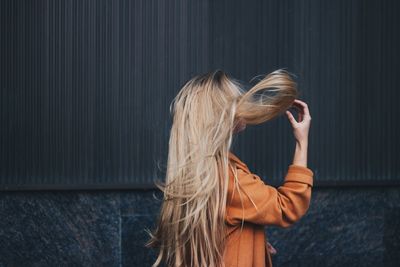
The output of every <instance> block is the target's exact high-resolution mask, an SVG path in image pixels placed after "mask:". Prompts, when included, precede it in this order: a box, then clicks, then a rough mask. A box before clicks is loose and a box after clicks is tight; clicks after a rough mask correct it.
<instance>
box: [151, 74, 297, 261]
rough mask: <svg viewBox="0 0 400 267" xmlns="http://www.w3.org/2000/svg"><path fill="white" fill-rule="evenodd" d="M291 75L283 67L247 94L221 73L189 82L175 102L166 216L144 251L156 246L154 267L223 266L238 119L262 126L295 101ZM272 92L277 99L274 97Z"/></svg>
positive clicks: (163, 188) (164, 205) (165, 185)
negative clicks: (226, 213)
mask: <svg viewBox="0 0 400 267" xmlns="http://www.w3.org/2000/svg"><path fill="white" fill-rule="evenodd" d="M289 74H290V73H289V72H287V71H286V70H284V69H278V70H276V71H274V72H272V73H270V74H268V75H266V76H265V77H264V78H262V79H261V80H260V81H258V82H257V84H255V85H254V86H253V87H252V88H251V89H249V90H248V91H246V90H244V89H243V86H242V84H240V82H238V81H237V80H235V79H233V78H231V77H230V76H229V75H228V74H226V73H225V72H223V71H221V70H219V69H218V70H215V71H212V72H208V73H205V74H202V75H197V76H195V77H193V78H192V79H190V80H189V81H187V82H186V83H185V84H184V86H183V87H182V89H181V90H180V91H179V93H178V94H177V95H176V97H175V98H174V99H173V101H172V103H171V106H170V111H171V112H172V116H173V123H172V128H171V133H170V139H169V150H168V161H167V170H166V181H165V183H162V182H156V186H157V187H158V188H159V189H160V190H161V191H162V192H163V195H164V198H163V202H162V206H161V211H160V214H159V218H158V221H157V225H156V229H155V230H154V231H153V232H150V231H147V232H148V233H149V235H150V239H149V240H148V241H147V243H146V244H145V245H146V247H158V248H159V253H158V257H157V259H156V261H155V263H154V264H153V265H152V266H153V267H155V266H159V265H160V264H161V263H162V262H165V263H166V265H167V266H175V267H178V266H185V267H186V266H192V267H200V266H215V267H220V266H224V264H223V254H224V248H225V241H226V238H225V231H226V225H225V220H224V219H225V211H226V202H227V188H228V182H229V172H228V165H229V158H228V154H229V151H230V148H231V144H232V138H233V134H234V132H233V130H234V129H235V127H236V126H237V123H238V122H239V120H242V121H244V122H245V123H246V124H250V125H251V124H253V125H254V124H260V123H263V122H265V121H268V120H270V119H272V118H274V117H276V116H278V115H280V114H282V113H283V112H284V111H285V110H287V109H288V108H289V107H290V106H291V104H292V103H293V101H294V99H295V98H296V97H297V94H298V93H297V88H296V87H297V86H296V83H295V82H294V81H293V79H292V78H291V76H290V75H289ZM271 93H272V94H271Z"/></svg>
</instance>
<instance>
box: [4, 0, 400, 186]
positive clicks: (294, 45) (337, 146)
mask: <svg viewBox="0 0 400 267" xmlns="http://www.w3.org/2000/svg"><path fill="white" fill-rule="evenodd" d="M398 7H399V2H398V1H394V0H391V1H384V2H380V1H371V0H369V1H363V0H357V1H343V0H342V1H327V2H321V1H317V0H312V1H256V2H253V3H252V4H249V3H248V2H246V1H233V2H232V1H169V2H168V4H167V2H165V1H126V0H119V1H109V0H101V1H76V0H74V1H35V2H32V1H10V0H3V1H1V3H0V20H1V24H0V30H1V39H0V40H1V41H0V51H1V52H0V53H1V54H0V56H1V61H0V62H1V63H0V68H1V69H0V70H1V71H0V73H1V79H0V107H1V109H0V125H1V127H0V148H1V149H0V189H3V190H10V189H16V190H18V189H50V188H53V189H55V188H57V189H71V188H75V189H85V188H92V189H96V188H114V189H117V188H143V187H153V181H154V180H155V179H156V178H160V179H162V178H163V174H164V172H165V164H166V155H167V143H168V138H169V129H170V124H171V118H170V115H169V104H170V103H171V101H172V99H173V97H174V96H175V95H176V93H177V92H178V90H179V89H180V87H181V86H182V85H183V83H184V82H185V81H186V80H187V79H189V78H191V77H192V76H193V75H194V74H198V73H201V72H204V71H208V70H213V69H216V68H221V69H223V70H225V71H227V72H228V73H230V74H231V75H232V76H234V77H236V78H238V79H241V80H243V81H249V80H250V79H251V78H253V77H254V76H256V75H260V74H267V73H269V72H271V71H273V70H275V69H278V68H286V69H287V70H289V71H290V72H292V73H293V74H295V75H296V76H297V78H296V80H297V82H298V84H299V90H300V95H301V97H300V98H301V99H303V100H305V101H306V102H307V103H308V104H309V106H310V110H311V112H312V118H313V123H312V129H311V132H310V143H309V149H310V153H309V166H310V168H312V169H313V170H314V173H315V178H316V185H317V186H318V185H329V184H330V185H332V184H333V185H335V184H348V183H350V184H377V183H378V184H379V183H384V184H398V183H399V181H400V180H399V177H400V172H399V166H400V164H399V160H398V158H399V157H397V156H396V155H397V151H399V148H400V141H399V139H398V138H397V136H398V135H399V134H400V131H399V126H398V123H396V116H395V115H397V112H396V105H397V99H398V98H399V96H400V95H399V93H398V92H399V90H397V83H396V74H397V72H398V69H399V59H400V57H399V50H398V49H397V47H399V45H400V44H399V39H400V37H399V35H398V34H397V28H398V27H397V26H398V25H399V20H400V19H399V16H397V11H398V10H399V9H398ZM293 147H294V140H293V137H292V135H291V129H290V124H289V123H288V121H287V119H286V117H279V118H276V119H275V120H273V121H272V122H270V123H267V124H264V125H259V126H254V127H249V128H248V129H247V131H246V132H245V133H243V134H241V137H240V138H239V140H238V141H237V144H236V148H237V153H238V154H240V155H241V156H242V157H243V159H244V160H246V161H247V162H248V163H249V166H251V167H252V168H253V169H254V171H255V172H257V173H258V174H260V175H261V176H262V177H264V178H265V180H266V181H268V182H270V183H272V184H279V182H280V181H281V178H282V176H283V175H284V171H285V169H286V167H287V165H288V164H289V163H290V162H291V160H292V153H293Z"/></svg>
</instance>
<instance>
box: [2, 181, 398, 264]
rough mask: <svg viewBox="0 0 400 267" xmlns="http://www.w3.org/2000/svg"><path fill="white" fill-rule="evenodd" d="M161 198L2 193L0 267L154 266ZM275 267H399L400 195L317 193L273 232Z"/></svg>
mask: <svg viewBox="0 0 400 267" xmlns="http://www.w3.org/2000/svg"><path fill="white" fill-rule="evenodd" d="M161 197H162V195H161V194H160V192H156V191H152V190H149V191H93V192H85V191H73V192H67V191H58V192H51V191H47V192H46V191H43V192H0V218H1V220H0V267H3V266H7V267H8V266H151V263H153V261H154V260H155V256H156V251H155V250H149V249H147V248H145V247H144V243H145V242H146V241H147V240H148V234H147V233H146V232H145V231H144V229H145V228H150V229H152V228H153V227H154V223H155V219H156V217H157V214H158V212H159V207H160V203H161V202H160V200H157V199H156V198H158V199H161ZM266 232H267V236H268V239H269V241H270V242H271V243H272V244H273V246H274V247H275V248H276V249H277V250H278V254H277V255H275V256H273V263H274V266H398V265H399V264H398V263H399V262H400V256H399V251H400V188H389V187H385V188H365V187H364V188H330V189H323V188H319V189H318V188H315V189H314V191H313V196H312V202H311V206H310V209H309V211H308V213H307V214H306V215H305V216H304V217H303V218H302V219H301V220H300V221H298V222H297V223H295V224H294V225H293V226H292V227H290V228H285V229H283V228H277V227H267V228H266Z"/></svg>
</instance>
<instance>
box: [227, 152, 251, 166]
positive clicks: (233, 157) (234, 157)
mask: <svg viewBox="0 0 400 267" xmlns="http://www.w3.org/2000/svg"><path fill="white" fill-rule="evenodd" d="M228 158H229V159H230V160H232V161H234V162H235V163H237V164H238V165H240V166H242V167H244V168H246V169H247V165H246V164H245V163H244V162H243V161H241V160H240V159H239V158H238V157H237V156H236V155H235V154H233V153H232V152H231V151H229V154H228Z"/></svg>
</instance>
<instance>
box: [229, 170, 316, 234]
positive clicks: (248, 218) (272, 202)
mask: <svg viewBox="0 0 400 267" xmlns="http://www.w3.org/2000/svg"><path fill="white" fill-rule="evenodd" d="M236 172H237V177H238V181H239V184H235V179H234V175H233V174H232V172H231V174H230V181H229V186H228V200H227V212H226V221H227V223H228V224H231V225H238V224H241V222H242V220H243V221H244V222H251V223H255V224H260V225H275V226H281V227H288V226H290V225H292V224H293V223H295V222H296V221H298V220H299V219H300V218H301V217H302V216H303V215H304V214H305V213H306V211H307V210H308V207H309V204H310V199H311V188H312V186H313V172H312V171H311V170H310V169H309V168H306V167H304V166H301V165H293V164H292V165H290V166H289V167H288V170H287V173H286V176H285V179H284V184H283V185H281V186H279V187H278V188H275V187H273V186H270V185H267V184H265V183H264V182H263V181H262V180H261V178H260V177H259V176H258V175H256V174H252V173H248V172H245V171H244V170H242V169H239V168H238V169H236Z"/></svg>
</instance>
